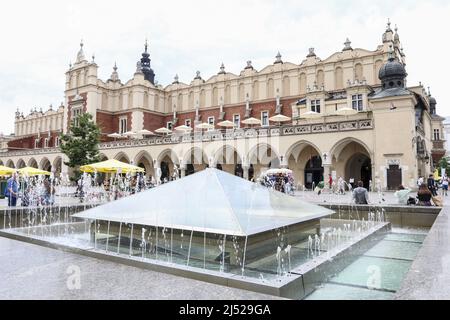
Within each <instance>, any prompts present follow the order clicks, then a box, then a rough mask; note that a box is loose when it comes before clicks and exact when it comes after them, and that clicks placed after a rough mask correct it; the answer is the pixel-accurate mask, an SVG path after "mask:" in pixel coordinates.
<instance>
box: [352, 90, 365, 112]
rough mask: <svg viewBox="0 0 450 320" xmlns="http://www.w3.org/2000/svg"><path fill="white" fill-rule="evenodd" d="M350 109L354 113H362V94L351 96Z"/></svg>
mask: <svg viewBox="0 0 450 320" xmlns="http://www.w3.org/2000/svg"><path fill="white" fill-rule="evenodd" d="M352 108H353V109H354V110H356V111H363V96H362V94H354V95H352Z"/></svg>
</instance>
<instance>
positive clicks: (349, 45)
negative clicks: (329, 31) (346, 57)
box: [342, 38, 353, 51]
mask: <svg viewBox="0 0 450 320" xmlns="http://www.w3.org/2000/svg"><path fill="white" fill-rule="evenodd" d="M351 44H352V42H351V41H350V39H349V38H347V40H345V42H344V45H345V47H344V50H342V51H347V50H353V49H352V47H351Z"/></svg>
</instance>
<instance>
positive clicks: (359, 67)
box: [355, 63, 363, 81]
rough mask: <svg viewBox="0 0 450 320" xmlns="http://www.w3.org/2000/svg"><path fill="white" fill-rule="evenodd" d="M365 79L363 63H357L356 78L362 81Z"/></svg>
mask: <svg viewBox="0 0 450 320" xmlns="http://www.w3.org/2000/svg"><path fill="white" fill-rule="evenodd" d="M362 79H363V66H362V64H361V63H357V64H356V65H355V80H356V81H362Z"/></svg>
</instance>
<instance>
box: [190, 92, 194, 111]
mask: <svg viewBox="0 0 450 320" xmlns="http://www.w3.org/2000/svg"><path fill="white" fill-rule="evenodd" d="M189 108H190V109H194V92H193V91H191V92H189Z"/></svg>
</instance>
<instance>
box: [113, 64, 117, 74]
mask: <svg viewBox="0 0 450 320" xmlns="http://www.w3.org/2000/svg"><path fill="white" fill-rule="evenodd" d="M113 69H114V72H117V62H114V68H113Z"/></svg>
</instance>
